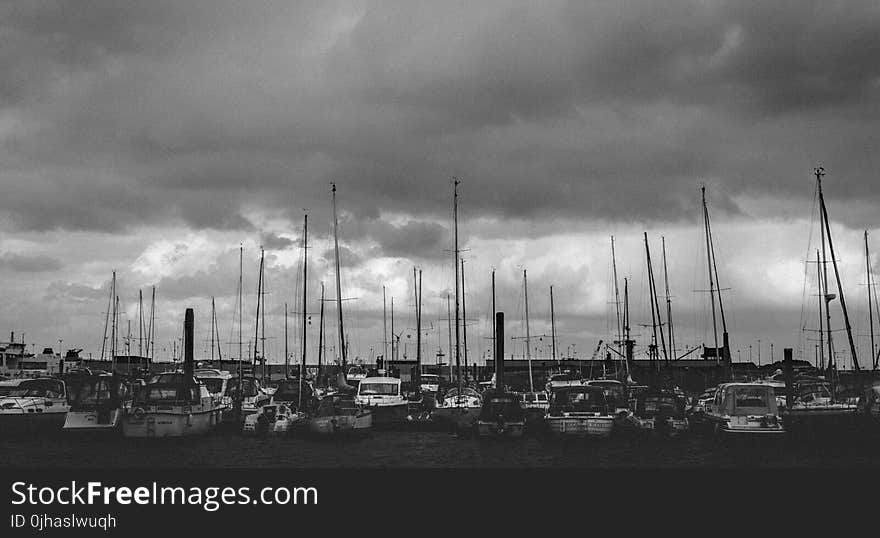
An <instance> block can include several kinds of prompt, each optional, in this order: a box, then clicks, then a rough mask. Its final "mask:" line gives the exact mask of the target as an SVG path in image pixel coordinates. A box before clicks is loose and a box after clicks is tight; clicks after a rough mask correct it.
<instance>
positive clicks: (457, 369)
mask: <svg viewBox="0 0 880 538" xmlns="http://www.w3.org/2000/svg"><path fill="white" fill-rule="evenodd" d="M452 180H453V184H454V195H453V203H452V221H453V227H454V230H455V247H454V248H453V251H454V260H455V261H454V263H453V265H452V271H453V272H454V273H455V375H456V377H457V378H458V393H459V394H461V347H460V343H459V342H460V334H459V332H458V331H459V317H458V304H459V298H458V184H459V183H461V181H459V180H458V178H457V177H453V178H452Z"/></svg>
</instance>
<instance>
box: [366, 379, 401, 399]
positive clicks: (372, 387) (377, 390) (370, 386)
mask: <svg viewBox="0 0 880 538" xmlns="http://www.w3.org/2000/svg"><path fill="white" fill-rule="evenodd" d="M358 394H360V395H368V394H370V395H373V394H375V395H379V396H397V395H399V394H400V385H399V384H398V383H364V382H361V384H360V385H359V386H358Z"/></svg>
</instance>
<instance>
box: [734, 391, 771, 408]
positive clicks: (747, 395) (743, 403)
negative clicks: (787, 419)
mask: <svg viewBox="0 0 880 538" xmlns="http://www.w3.org/2000/svg"><path fill="white" fill-rule="evenodd" d="M733 406H734V410H737V409H739V410H742V409H759V410H761V412H763V410H766V408H768V407H770V390H768V389H767V388H766V387H737V388H736V390H734V391H733Z"/></svg>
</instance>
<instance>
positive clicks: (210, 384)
mask: <svg viewBox="0 0 880 538" xmlns="http://www.w3.org/2000/svg"><path fill="white" fill-rule="evenodd" d="M199 381H201V382H202V383H204V384H205V387H207V389H208V392H210V393H211V394H217V393H219V392H222V391H223V378H220V377H200V378H199Z"/></svg>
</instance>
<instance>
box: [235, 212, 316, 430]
mask: <svg viewBox="0 0 880 538" xmlns="http://www.w3.org/2000/svg"><path fill="white" fill-rule="evenodd" d="M308 230H309V216H308V215H305V219H304V221H303V302H302V335H301V336H302V356H301V362H300V367H299V375H298V376H297V377H295V378H292V377H290V375H289V371H288V372H287V374H288V375H286V376H285V379H283V380H282V381H280V382H279V383H278V386H277V388H276V390H275V392H274V393H273V394H272V398H271V401H269V402H267V403H264V404H263V405H262V407H261V408H260V410H259V412H257V413H254V414H252V415H249V416H247V417H246V418H245V422H244V427H243V431H245V432H248V433H257V434H263V435H265V434H267V433H269V432H273V433H274V434H276V435H287V434H289V433H292V432H293V431H294V430H295V429H297V428H298V427H301V426H304V425H305V424H306V423H307V421H308V416H309V413H310V412H311V411H313V410H314V407H315V403H316V395H315V392H314V390H313V389H312V385H311V384H310V383H309V382H308V381H306V379H305V371H306V327H307V323H306V321H307V316H308V314H307V312H306V304H307V294H306V286H307V284H308ZM284 319H285V353H284V354H285V363H286V362H287V360H288V359H287V351H286V349H287V347H286V346H287V344H286V334H287V328H286V327H287V325H286V323H287V305H286V303H285V307H284Z"/></svg>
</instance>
